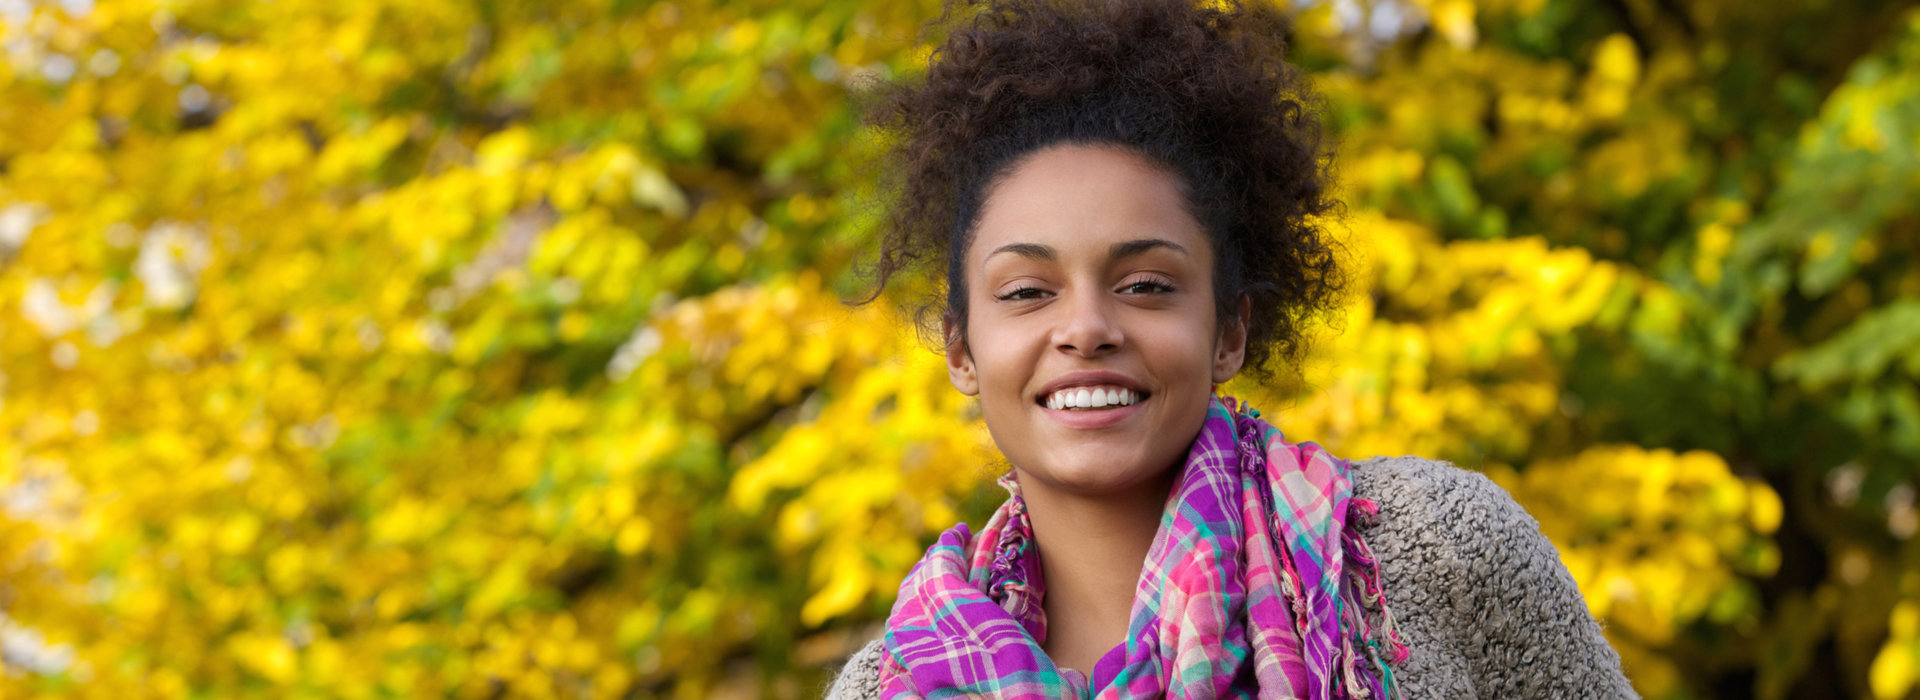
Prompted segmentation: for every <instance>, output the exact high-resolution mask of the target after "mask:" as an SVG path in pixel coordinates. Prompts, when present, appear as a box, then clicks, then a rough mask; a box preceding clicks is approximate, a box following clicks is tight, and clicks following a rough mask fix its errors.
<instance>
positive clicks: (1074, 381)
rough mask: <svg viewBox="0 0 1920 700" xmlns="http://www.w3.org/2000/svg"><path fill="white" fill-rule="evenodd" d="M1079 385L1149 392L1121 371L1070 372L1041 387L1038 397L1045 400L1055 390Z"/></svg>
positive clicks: (1141, 392)
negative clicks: (1115, 387)
mask: <svg viewBox="0 0 1920 700" xmlns="http://www.w3.org/2000/svg"><path fill="white" fill-rule="evenodd" d="M1078 386H1117V387H1120V388H1122V389H1126V390H1128V391H1132V392H1133V393H1135V394H1140V395H1145V394H1146V393H1148V392H1147V390H1146V388H1145V387H1142V386H1140V382H1137V381H1134V380H1133V378H1132V377H1129V376H1127V375H1124V374H1121V373H1119V372H1105V371H1101V372H1069V373H1067V374H1063V375H1060V378H1058V379H1055V380H1053V381H1052V382H1048V383H1047V385H1046V386H1044V387H1041V389H1040V395H1039V397H1038V398H1039V399H1040V400H1041V401H1043V402H1044V401H1046V400H1047V397H1049V396H1052V395H1053V392H1056V391H1059V390H1061V389H1066V388H1069V387H1078Z"/></svg>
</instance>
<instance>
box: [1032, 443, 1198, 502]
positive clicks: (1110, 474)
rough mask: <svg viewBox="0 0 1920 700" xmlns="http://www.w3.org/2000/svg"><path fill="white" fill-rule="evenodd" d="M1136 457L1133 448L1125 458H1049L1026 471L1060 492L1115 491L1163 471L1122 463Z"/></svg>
mask: <svg viewBox="0 0 1920 700" xmlns="http://www.w3.org/2000/svg"><path fill="white" fill-rule="evenodd" d="M1129 458H1130V459H1129ZM1138 458H1139V453H1138V452H1137V451H1129V454H1128V455H1127V458H1119V456H1118V455H1115V456H1113V457H1111V458H1105V459H1103V458H1102V456H1101V455H1098V454H1093V455H1088V454H1084V453H1083V454H1080V455H1077V456H1075V457H1073V458H1068V459H1058V460H1050V461H1051V462H1052V463H1051V464H1048V465H1046V466H1045V467H1044V468H1041V469H1034V470H1030V473H1032V474H1033V476H1034V477H1036V478H1039V479H1041V480H1043V481H1046V482H1048V483H1049V485H1051V486H1053V487H1054V488H1057V489H1060V490H1063V491H1069V492H1072V493H1077V494H1081V495H1101V494H1109V493H1118V492H1122V491H1127V490H1131V489H1133V488H1137V487H1139V486H1140V485H1141V484H1144V483H1148V482H1151V481H1153V480H1155V479H1156V478H1158V477H1160V476H1162V475H1163V474H1164V473H1165V472H1166V471H1167V469H1165V468H1156V467H1152V466H1148V465H1144V464H1127V463H1126V462H1128V461H1132V460H1135V459H1138Z"/></svg>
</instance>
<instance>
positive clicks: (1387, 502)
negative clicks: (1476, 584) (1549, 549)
mask: <svg viewBox="0 0 1920 700" xmlns="http://www.w3.org/2000/svg"><path fill="white" fill-rule="evenodd" d="M1352 478H1353V495H1354V497H1355V498H1362V499H1366V500H1369V501H1373V502H1374V503H1375V504H1376V505H1378V506H1379V507H1380V525H1379V526H1377V527H1376V529H1378V530H1383V531H1385V532H1383V533H1382V534H1387V535H1389V536H1392V535H1397V534H1401V533H1408V532H1415V531H1417V532H1425V533H1429V534H1430V535H1433V536H1440V535H1444V536H1445V539H1446V540H1447V541H1445V542H1435V541H1429V542H1427V543H1426V544H1429V545H1432V544H1448V545H1451V547H1450V548H1453V549H1461V548H1466V549H1472V548H1473V545H1475V544H1480V543H1486V544H1492V545H1496V546H1497V545H1499V544H1501V543H1502V542H1505V541H1508V540H1512V539H1516V538H1521V539H1534V538H1539V537H1541V534H1540V523H1539V521H1537V520H1534V518H1533V516H1532V515H1529V514H1528V513H1527V509H1526V508H1523V507H1521V505H1520V504H1519V503H1518V502H1517V501H1515V500H1513V496H1512V494H1509V493H1507V490H1506V489H1504V488H1501V487H1500V485H1499V484H1496V483H1494V482H1493V480H1492V479H1489V478H1487V476H1486V475H1485V474H1481V473H1479V472H1476V471H1471V470H1467V469H1462V468H1460V467H1456V466H1454V465H1452V464H1449V463H1447V462H1442V461H1438V460H1431V459H1422V458H1419V457H1375V458H1373V459H1369V460H1366V461H1362V462H1356V463H1354V465H1353V472H1352Z"/></svg>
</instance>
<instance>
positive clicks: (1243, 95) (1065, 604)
mask: <svg viewBox="0 0 1920 700" xmlns="http://www.w3.org/2000/svg"><path fill="white" fill-rule="evenodd" d="M950 13H958V14H966V15H967V16H968V17H967V18H966V19H965V20H964V21H963V23H962V24H960V25H959V26H957V27H955V28H954V29H953V31H952V32H951V34H950V37H949V39H948V40H947V41H946V43H945V45H944V46H943V47H942V48H941V49H940V50H939V51H938V52H936V53H935V54H934V60H933V64H932V66H931V68H930V70H929V72H928V74H927V76H926V78H925V79H924V80H923V81H920V82H916V83H907V84H901V85H895V86H891V87H890V89H889V91H887V92H885V93H883V99H882V100H881V101H880V102H879V103H877V107H876V110H875V112H874V114H873V116H872V123H874V124H875V125H877V126H879V127H880V128H882V129H883V130H886V131H888V132H890V134H891V136H893V137H895V138H896V139H897V140H896V141H895V142H894V143H895V144H896V145H895V146H894V149H895V150H894V155H895V159H894V161H893V162H894V164H895V166H896V169H897V173H896V175H897V177H896V178H894V179H893V180H892V181H893V182H895V183H897V186H898V187H899V188H900V189H899V191H898V192H896V193H895V194H896V195H897V200H896V201H897V204H896V205H895V206H894V208H893V210H892V212H891V218H890V220H889V224H890V228H889V233H888V237H887V240H886V245H885V247H884V249H883V251H882V254H881V260H880V264H879V275H880V280H879V282H880V286H881V287H884V286H885V285H886V284H887V282H888V280H889V279H890V278H891V277H893V276H894V275H895V274H911V273H916V272H917V273H923V274H940V273H944V275H945V282H946V284H945V287H944V290H945V295H944V298H943V299H941V300H939V301H938V305H939V306H942V307H944V308H942V309H941V311H942V313H941V314H939V317H940V320H941V323H940V329H939V332H941V333H942V334H943V335H944V338H945V346H946V356H947V365H948V373H949V378H950V379H951V381H952V383H953V386H954V388H956V389H958V390H959V391H961V392H963V393H966V394H968V395H972V396H977V397H978V399H979V402H980V409H981V412H982V413H983V415H984V418H985V421H986V424H987V428H988V430H989V432H990V433H991V434H992V436H993V440H994V443H995V444H996V446H998V447H999V449H1000V450H1001V452H1002V453H1003V454H1005V456H1006V458H1007V460H1008V462H1010V463H1011V465H1012V469H1011V470H1010V472H1009V473H1008V474H1007V475H1006V476H1005V477H1003V478H1002V479H1001V483H1002V485H1004V486H1005V487H1007V489H1008V490H1009V492H1010V497H1009V498H1008V500H1007V502H1006V503H1005V504H1004V505H1003V506H1001V508H1000V510H999V511H998V512H996V514H995V515H994V516H993V518H992V519H991V520H990V521H989V522H988V523H987V525H986V526H985V527H984V528H983V529H982V531H981V532H980V533H978V534H977V535H976V534H974V533H972V532H971V531H970V530H969V529H968V528H967V526H966V525H965V524H961V525H957V526H955V527H954V528H953V529H952V530H950V531H948V532H947V533H945V534H944V535H943V536H942V537H941V538H940V540H939V541H938V542H937V543H936V544H935V545H934V546H933V547H932V548H931V549H929V550H928V552H927V554H926V556H925V557H924V558H923V559H922V560H921V561H920V562H919V563H918V564H917V565H916V566H915V567H914V570H913V572H912V573H911V574H910V575H909V576H908V577H907V579H906V580H905V582H903V583H902V585H901V588H900V597H899V600H898V602H897V603H896V604H895V607H894V610H893V614H892V615H891V616H890V618H889V619H888V622H887V631H886V634H885V635H883V637H882V638H881V639H877V640H874V641H873V642H872V643H870V644H868V645H867V646H866V647H865V648H864V649H862V650H861V651H860V652H858V653H856V654H855V655H854V656H853V658H851V659H850V660H849V661H848V662H847V664H846V667H845V669H844V670H843V671H842V672H841V675H840V677H839V678H838V680H837V681H836V682H835V684H834V686H833V688H832V689H831V691H830V696H832V697H841V698H869V697H885V698H910V697H952V696H956V695H969V696H971V695H978V696H989V697H1086V696H1098V697H1141V696H1161V695H1165V696H1168V697H1219V696H1233V697H1253V696H1257V697H1263V698H1267V697H1271V698H1283V697H1314V698H1324V697H1382V696H1405V697H1473V696H1491V697H1509V696H1521V697H1555V698H1558V697H1627V696H1631V695H1632V690H1631V688H1630V687H1629V686H1628V684H1627V682H1626V680H1625V678H1624V677H1623V676H1622V675H1621V672H1620V669H1619V658H1618V656H1616V655H1615V654H1614V652H1613V650H1612V649H1610V648H1609V647H1608V646H1607V644H1606V642H1605V640H1604V639H1603V638H1602V637H1601V635H1600V631H1599V627H1598V626H1597V624H1596V623H1595V622H1594V620H1593V618H1592V617H1591V616H1590V615H1589V614H1588V612H1587V608H1586V606H1585V604H1584V603H1583V601H1582V600H1581V598H1580V594H1579V592H1578V590H1577V589H1576V588H1575V587H1574V584H1573V582H1572V580H1571V577H1569V576H1568V574H1567V572H1566V570H1565V569H1564V568H1563V567H1562V565H1561V564H1560V563H1559V559H1558V556H1557V553H1556V552H1555V550H1554V548H1553V546H1552V544H1551V543H1549V542H1548V541H1547V540H1546V539H1545V538H1544V537H1542V536H1541V535H1540V532H1539V529H1538V526H1537V524H1536V523H1535V522H1534V521H1533V520H1532V519H1531V518H1529V517H1528V516H1527V515H1526V513H1525V512H1524V511H1523V510H1522V509H1521V508H1520V507H1519V506H1518V505H1516V504H1515V503H1514V502H1513V500H1512V499H1511V498H1510V497H1509V496H1508V495H1507V494H1506V493H1505V492H1504V491H1502V490H1501V489H1500V488H1499V487H1497V486H1495V485H1493V484H1492V483H1491V482H1489V481H1488V480H1487V479H1485V478H1484V477H1481V476H1479V475H1477V474H1474V473H1471V472H1467V471H1464V470H1460V469H1457V468H1454V467H1451V466H1448V465H1445V464H1441V463H1436V462H1430V461H1425V460H1420V459H1411V458H1401V459H1385V460H1376V461H1370V462H1366V463H1361V464H1352V465H1350V464H1348V463H1347V462H1345V461H1343V460H1340V459H1337V458H1335V457H1333V456H1332V455H1329V454H1328V453H1327V452H1326V451H1325V450H1322V449H1321V448H1319V447H1318V446H1317V445H1314V444H1312V443H1300V444H1293V443H1288V442H1287V441H1286V440H1285V439H1284V438H1283V437H1282V436H1281V435H1280V433H1279V432H1278V431H1277V430H1275V429H1274V428H1273V427H1272V426H1271V425H1269V424H1267V423H1266V422H1264V421H1262V420H1261V419H1260V417H1259V415H1260V414H1259V412H1258V411H1253V410H1250V409H1247V408H1246V407H1244V406H1241V405H1239V404H1238V402H1236V401H1234V400H1233V399H1231V398H1227V397H1218V396H1216V395H1215V393H1214V390H1215V387H1217V385H1218V384H1220V383H1222V382H1225V381H1227V380H1228V379H1230V378H1232V377H1233V376H1235V375H1236V374H1238V373H1239V372H1241V371H1243V370H1244V371H1249V372H1253V373H1255V374H1256V376H1261V375H1264V373H1265V372H1266V370H1267V367H1268V366H1269V360H1284V359H1290V358H1293V357H1296V356H1297V355H1298V351H1299V340H1300V336H1301V323H1303V321H1304V320H1306V319H1310V318H1312V317H1314V316H1317V315H1318V314H1320V313H1321V312H1324V311H1326V310H1328V309H1330V308H1331V307H1332V306H1333V305H1334V304H1335V302H1336V293H1337V292H1338V291H1339V289H1340V287H1341V281H1342V280H1341V277H1340V275H1339V268H1338V266H1337V264H1336V255H1335V251H1334V250H1333V249H1332V244H1331V242H1330V240H1329V239H1328V237H1327V235H1326V234H1325V232H1324V231H1323V230H1322V228H1321V227H1320V223H1319V220H1320V217H1321V216H1323V215H1327V214H1330V213H1332V212H1333V211H1334V209H1335V203H1334V202H1333V201H1332V200H1331V198H1330V197H1331V195H1330V191H1329V184H1328V174H1327V166H1328V159H1327V158H1326V157H1325V152H1324V151H1323V149H1322V148H1321V144H1320V137H1319V129H1318V125H1317V123H1316V122H1315V120H1314V118H1313V110H1312V109H1311V106H1312V104H1313V103H1312V98H1311V96H1310V94H1309V92H1308V90H1307V89H1306V87H1305V82H1304V80H1303V79H1302V78H1301V77H1300V76H1299V74H1298V73H1297V72H1296V71H1295V70H1294V69H1293V68H1292V67H1291V66H1289V65H1288V64H1287V63H1286V62H1285V61H1284V60H1283V59H1282V57H1281V49H1282V47H1281V45H1280V37H1282V36H1283V35H1284V33H1285V29H1286V23H1285V19H1284V17H1283V16H1282V15H1281V14H1280V13H1279V11H1278V10H1276V9H1273V8H1272V7H1270V6H1268V5H1266V4H1259V5H1253V6H1240V5H1238V4H1235V3H1231V2H1228V3H1221V2H1209V3H1204V4H1202V5H1200V6H1196V5H1194V4H1193V3H1192V0H1129V1H1121V0H1105V1H1102V0H1095V1H1091V2H1056V1H1053V0H1038V1H1014V0H985V2H983V3H981V4H980V5H979V6H961V7H954V8H950Z"/></svg>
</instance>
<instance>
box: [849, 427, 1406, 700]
mask: <svg viewBox="0 0 1920 700" xmlns="http://www.w3.org/2000/svg"><path fill="white" fill-rule="evenodd" d="M1236 404H1237V402H1236V401H1234V400H1233V399H1232V398H1216V399H1215V400H1214V401H1213V402H1212V404H1211V405H1210V406H1209V408H1208V411H1207V420H1206V424H1205V425H1204V426H1203V427H1202V428H1201V430H1200V435H1199V437H1198V438H1196V439H1195V440H1194V442H1193V447H1192V449H1191V450H1190V451H1189V452H1188V454H1187V460H1186V464H1185V465H1184V467H1183V468H1182V469H1183V471H1182V473H1181V475H1180V478H1179V481H1178V483H1177V484H1175V486H1174V489H1173V492H1172V494H1171V495H1170V496H1169V498H1168V499H1167V507H1166V512H1165V514H1164V515H1162V516H1161V520H1160V531H1159V532H1158V533H1157V534H1156V535H1155V536H1154V539H1153V545H1152V548H1151V549H1150V550H1149V551H1148V553H1147V559H1146V562H1145V567H1144V569H1143V570H1142V572H1141V574H1140V583H1139V588H1138V590H1137V592H1136V593H1135V594H1134V600H1133V612H1132V615H1131V617H1130V619H1129V622H1128V634H1127V640H1126V644H1125V648H1124V654H1125V655H1124V660H1123V661H1122V662H1121V663H1120V664H1119V665H1118V666H1117V667H1114V666H1113V665H1112V664H1110V663H1109V660H1111V659H1114V658H1116V657H1115V656H1113V655H1110V656H1109V657H1108V660H1103V661H1102V662H1101V665H1100V666H1098V667H1096V669H1102V668H1103V667H1104V670H1105V671H1106V672H1104V673H1103V672H1101V671H1100V670H1095V671H1093V672H1092V674H1091V675H1092V678H1089V677H1088V676H1087V675H1083V674H1081V673H1078V672H1075V671H1071V670H1067V671H1063V670H1061V669H1059V668H1057V667H1055V666H1054V664H1053V662H1052V661H1051V660H1050V659H1048V658H1047V655H1046V653H1045V652H1044V651H1042V650H1041V646H1040V644H1041V641H1042V640H1044V639H1046V617H1045V614H1044V613H1043V612H1042V611H1041V607H1040V601H1041V597H1042V595H1044V592H1043V590H1042V587H1041V585H1040V581H1039V578H1038V575H1037V574H1038V573H1039V571H1040V568H1039V567H1040V562H1039V559H1038V552H1037V551H1036V550H1035V548H1034V546H1033V529H1032V526H1031V525H1030V524H1029V522H1028V519H1027V510H1026V504H1025V502H1024V501H1023V500H1022V499H1021V497H1020V490H1019V485H1018V483H1017V482H1016V481H1015V480H1014V479H1013V475H1012V474H1008V475H1007V476H1006V477H1003V478H1002V479H1001V480H1000V483H1001V485H1003V486H1005V487H1007V490H1008V491H1009V492H1010V493H1011V497H1009V498H1008V499H1007V502H1006V503H1005V504H1004V505H1002V506H1001V507H1000V509H999V510H998V511H997V512H995V513H994V515H993V518H992V519H991V520H989V521H988V522H987V526H986V528H985V529H983V530H982V531H981V532H980V534H979V536H977V537H975V536H972V535H971V534H970V533H969V531H968V529H967V526H966V524H965V523H962V524H959V525H956V526H954V528H953V529H951V530H948V531H947V532H945V533H944V534H942V535H941V536H940V539H939V541H938V542H937V543H935V544H934V545H933V547H932V548H930V549H928V550H927V554H926V556H925V557H924V558H922V559H921V560H920V562H919V563H918V564H917V565H915V566H914V569H913V572H912V573H910V574H909V575H908V576H907V578H906V580H905V581H904V582H902V583H901V585H900V597H899V600H898V601H897V602H896V603H895V604H894V607H893V614H892V616H891V617H889V618H888V620H887V634H886V642H885V645H886V654H885V656H884V658H883V659H882V660H881V667H880V682H881V695H882V697H884V698H887V699H888V700H903V699H906V698H922V697H925V698H948V697H956V696H960V695H967V696H981V697H987V698H1088V697H1098V698H1150V697H1163V696H1164V697H1168V698H1220V697H1234V698H1253V697H1258V698H1312V699H1315V700H1319V699H1330V698H1385V697H1397V695H1398V693H1397V689H1396V688H1395V684H1394V682H1393V674H1392V671H1391V670H1390V669H1389V668H1388V666H1387V662H1388V661H1392V662H1393V663H1395V664H1398V663H1400V662H1401V661H1404V660H1405V658H1406V654H1407V650H1406V647H1405V646H1404V645H1403V644H1401V643H1400V640H1399V637H1398V635H1397V634H1396V633H1395V631H1394V629H1393V617H1392V615H1391V614H1389V613H1388V612H1387V610H1386V607H1385V601H1384V599H1383V597H1382V595H1381V590H1380V583H1379V568H1378V566H1377V564H1376V562H1375V561H1374V559H1373V556H1372V554H1371V553H1370V552H1369V551H1368V550H1367V545H1366V543H1365V542H1363V541H1361V539H1360V536H1359V533H1358V531H1357V526H1358V525H1360V524H1362V523H1363V522H1364V521H1366V520H1369V519H1371V518H1372V517H1373V515H1374V514H1375V513H1376V512H1377V506H1375V505H1374V504H1372V503H1371V502H1368V501H1365V500H1360V499H1355V498H1353V488H1352V482H1351V480H1350V479H1349V469H1350V467H1349V466H1348V464H1347V462H1346V461H1345V460H1341V459H1338V458H1335V457H1334V456H1332V455H1331V454H1328V453H1327V451H1326V450H1324V449H1321V447H1320V446H1319V445H1315V444H1313V443H1310V442H1309V443H1301V444H1298V445H1296V444H1291V443H1288V442H1287V441H1286V440H1285V439H1284V438H1283V437H1282V436H1281V435H1280V431H1279V430H1278V429H1276V428H1274V427H1273V426H1272V425H1269V424H1268V423H1266V422H1265V421H1262V420H1260V417H1259V416H1260V412H1259V411H1254V410H1249V409H1237V408H1236ZM1383 657H1384V658H1383ZM1090 681H1092V682H1096V683H1099V684H1100V685H1099V687H1090V685H1091V684H1090Z"/></svg>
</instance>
